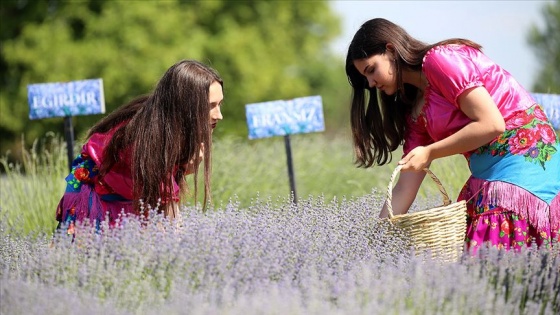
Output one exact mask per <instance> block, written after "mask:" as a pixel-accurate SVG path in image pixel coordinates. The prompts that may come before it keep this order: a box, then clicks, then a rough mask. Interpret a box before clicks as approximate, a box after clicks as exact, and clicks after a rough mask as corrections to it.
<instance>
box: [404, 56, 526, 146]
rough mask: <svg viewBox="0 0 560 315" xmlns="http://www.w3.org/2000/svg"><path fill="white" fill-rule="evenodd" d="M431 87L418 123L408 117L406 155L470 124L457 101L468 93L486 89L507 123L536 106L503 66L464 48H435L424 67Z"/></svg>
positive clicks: (427, 90) (427, 57)
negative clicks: (511, 118) (518, 114)
mask: <svg viewBox="0 0 560 315" xmlns="http://www.w3.org/2000/svg"><path fill="white" fill-rule="evenodd" d="M422 71H423V72H424V74H425V75H426V78H427V79H428V82H429V85H428V86H427V87H426V91H425V92H424V95H425V96H424V98H425V104H424V107H423V108H422V112H421V114H420V117H419V119H418V122H421V123H416V122H414V121H412V118H411V117H410V116H409V117H408V119H407V120H408V126H407V127H408V132H407V134H406V137H405V143H404V154H407V153H408V152H410V150H412V149H413V148H415V147H417V146H419V145H423V146H425V145H428V144H431V143H433V142H436V141H439V140H442V139H444V138H446V137H448V136H450V135H452V134H453V133H455V132H457V131H458V130H459V129H461V128H462V127H464V126H465V125H466V124H468V123H469V122H470V119H469V118H468V117H467V116H466V115H465V114H464V113H463V112H462V111H461V109H460V108H459V104H458V103H457V98H458V97H459V95H461V93H463V92H464V91H465V90H467V89H469V88H472V87H478V86H484V87H485V88H486V89H487V90H488V92H489V93H490V95H491V96H492V99H493V100H494V102H495V103H496V104H497V105H498V109H499V110H500V112H501V113H502V115H503V116H504V120H505V121H508V119H509V118H510V117H512V116H513V115H515V113H517V112H519V111H524V110H526V109H528V108H529V107H531V106H532V105H534V104H535V101H534V100H533V98H532V97H531V95H530V94H529V93H528V92H527V91H526V90H525V89H524V88H523V87H522V86H521V85H520V84H519V83H518V82H517V81H516V80H515V79H514V78H513V77H512V76H511V75H510V74H509V72H507V71H506V70H504V69H502V68H501V67H500V66H498V65H497V64H495V63H494V62H493V61H491V60H490V59H489V58H488V57H486V56H485V55H484V54H483V53H482V52H480V51H479V50H477V49H474V48H472V47H469V46H465V45H446V46H436V47H434V48H432V49H431V50H430V51H428V53H427V54H426V56H424V62H423V64H422Z"/></svg>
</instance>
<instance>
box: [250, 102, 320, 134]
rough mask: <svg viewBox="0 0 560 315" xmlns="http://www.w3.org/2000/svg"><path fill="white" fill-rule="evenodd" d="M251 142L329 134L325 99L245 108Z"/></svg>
mask: <svg viewBox="0 0 560 315" xmlns="http://www.w3.org/2000/svg"><path fill="white" fill-rule="evenodd" d="M245 112H246V116H247V125H248V126H249V139H257V138H267V137H273V136H285V135H291V134H296V133H309V132H319V131H324V130H325V121H324V117H323V102H322V99H321V96H308V97H300V98H295V99H292V100H288V101H271V102H264V103H255V104H247V105H246V106H245Z"/></svg>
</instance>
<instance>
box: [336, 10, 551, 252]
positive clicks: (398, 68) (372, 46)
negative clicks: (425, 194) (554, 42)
mask: <svg viewBox="0 0 560 315" xmlns="http://www.w3.org/2000/svg"><path fill="white" fill-rule="evenodd" d="M346 73H347V76H348V79H349V81H350V85H351V86H352V88H353V96H352V109H351V124H352V132H353V140H354V148H355V152H356V162H357V164H358V166H362V167H370V166H372V165H374V164H377V165H383V164H386V163H388V162H390V161H391V157H392V152H393V151H394V150H396V149H397V148H398V147H399V146H400V145H401V144H402V145H403V151H404V155H403V157H402V159H401V160H400V161H399V164H400V165H402V171H403V173H402V174H401V175H400V177H399V180H398V182H397V184H396V185H395V187H394V188H393V195H392V196H393V198H392V209H393V210H394V211H393V212H394V213H395V214H402V213H406V212H407V211H408V209H409V207H410V206H411V204H412V202H413V201H414V199H415V197H416V194H417V192H418V189H419V186H420V184H421V182H422V180H423V178H424V176H425V172H424V171H423V169H424V168H426V167H428V166H429V165H430V163H431V162H432V161H433V160H435V159H438V158H442V157H446V156H450V155H454V154H463V155H464V156H465V158H466V159H467V161H468V163H469V168H470V170H471V173H472V176H471V177H470V178H469V179H468V181H467V183H466V184H465V186H464V188H463V190H462V191H461V193H460V195H459V199H460V200H467V209H468V219H467V234H466V236H465V241H466V245H467V247H469V248H470V249H472V250H473V251H476V249H477V248H479V247H480V246H481V245H482V244H484V243H490V244H492V245H494V246H497V247H504V248H506V249H509V248H512V249H520V248H521V247H522V246H530V245H532V244H536V245H537V246H544V247H548V246H550V244H551V243H552V242H553V241H554V240H558V237H559V236H560V152H558V150H559V149H560V144H559V139H558V137H557V135H556V133H555V131H554V129H553V128H552V125H551V123H550V121H549V120H548V118H547V117H546V115H545V113H544V111H543V109H542V107H541V106H540V105H539V104H537V103H536V102H535V100H534V99H533V97H532V96H531V94H530V93H528V92H527V90H525V89H524V88H523V87H522V86H521V85H520V84H519V83H518V82H517V81H516V80H515V79H514V78H513V77H512V76H511V75H510V74H509V73H508V72H507V71H506V70H504V69H503V68H501V67H500V66H499V65H497V64H496V63H495V62H493V61H492V60H490V59H489V58H488V57H487V56H485V55H484V54H483V53H482V51H481V46H480V45H478V44H476V43H474V42H472V41H470V40H466V39H458V38H455V39H448V40H444V41H441V42H438V43H435V44H425V43H423V42H421V41H419V40H417V39H415V38H413V37H412V36H410V35H409V34H408V33H407V32H406V31H405V30H404V29H402V28H401V27H400V26H398V25H396V24H394V23H392V22H390V21H387V20H385V19H381V18H377V19H372V20H369V21H367V22H365V23H364V24H363V25H362V26H361V27H360V29H359V30H358V31H357V32H356V34H355V36H354V38H353V40H352V42H351V44H350V46H349V49H348V55H347V59H346ZM380 216H381V217H385V216H387V209H386V206H385V207H384V208H383V209H382V211H381V213H380ZM442 237H445V236H444V235H442Z"/></svg>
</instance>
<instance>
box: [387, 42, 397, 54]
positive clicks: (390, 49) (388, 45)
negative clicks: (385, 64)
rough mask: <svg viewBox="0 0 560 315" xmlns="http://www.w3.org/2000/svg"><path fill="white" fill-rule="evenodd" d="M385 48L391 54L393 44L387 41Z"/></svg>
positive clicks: (393, 50) (393, 51)
mask: <svg viewBox="0 0 560 315" xmlns="http://www.w3.org/2000/svg"><path fill="white" fill-rule="evenodd" d="M385 50H386V51H388V52H390V53H391V54H394V53H395V46H394V45H393V44H391V43H387V45H385Z"/></svg>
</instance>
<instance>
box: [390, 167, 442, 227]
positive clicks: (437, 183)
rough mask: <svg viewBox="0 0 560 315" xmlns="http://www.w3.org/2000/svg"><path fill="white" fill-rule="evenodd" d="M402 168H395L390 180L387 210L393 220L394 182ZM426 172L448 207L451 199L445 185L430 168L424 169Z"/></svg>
mask: <svg viewBox="0 0 560 315" xmlns="http://www.w3.org/2000/svg"><path fill="white" fill-rule="evenodd" d="M402 167H403V166H402V165H398V166H397V167H396V168H395V170H394V171H393V174H392V175H391V180H389V187H387V210H388V212H389V219H393V217H394V214H393V206H392V199H393V181H395V177H397V174H398V173H399V172H400V171H401V169H402ZM424 171H425V172H426V173H428V175H430V177H431V178H432V180H433V181H434V182H435V183H436V185H437V187H438V189H439V191H440V192H441V194H442V195H443V205H444V206H447V205H449V204H451V199H449V195H448V194H447V191H446V190H445V188H444V187H443V185H442V184H441V182H440V181H439V179H438V178H437V177H436V175H435V174H434V173H432V171H430V170H429V169H428V168H424Z"/></svg>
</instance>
